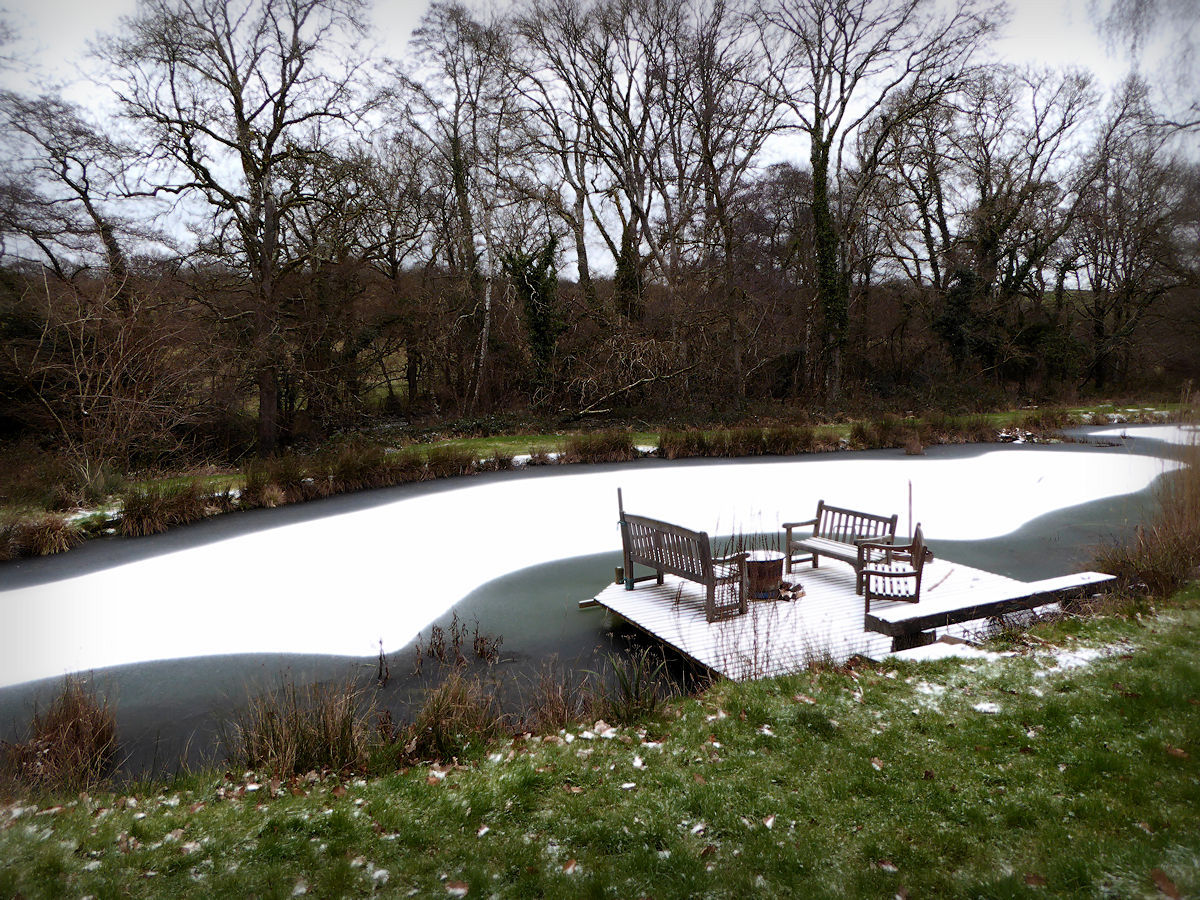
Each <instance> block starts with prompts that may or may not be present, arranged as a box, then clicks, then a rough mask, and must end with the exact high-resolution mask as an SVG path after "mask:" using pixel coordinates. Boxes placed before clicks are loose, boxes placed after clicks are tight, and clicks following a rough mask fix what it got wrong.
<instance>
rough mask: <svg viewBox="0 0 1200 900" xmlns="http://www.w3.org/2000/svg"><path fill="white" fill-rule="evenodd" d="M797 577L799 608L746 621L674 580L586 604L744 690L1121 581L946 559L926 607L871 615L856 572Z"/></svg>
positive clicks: (618, 588) (834, 566)
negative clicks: (992, 568)
mask: <svg viewBox="0 0 1200 900" xmlns="http://www.w3.org/2000/svg"><path fill="white" fill-rule="evenodd" d="M792 577H793V578H795V579H799V580H800V581H801V582H802V583H803V584H804V590H805V596H804V597H803V598H801V599H800V600H797V601H794V602H790V603H787V602H779V601H769V600H752V601H750V604H749V606H750V608H749V611H748V612H747V613H746V614H745V615H743V616H737V617H736V618H733V619H728V620H725V621H721V622H713V623H711V624H710V623H708V622H707V621H705V616H704V588H703V587H701V586H700V585H697V584H693V583H692V582H689V581H683V580H681V579H678V578H675V577H673V576H667V578H666V579H665V583H664V584H662V585H657V584H654V583H653V582H650V583H646V584H641V585H639V586H638V588H637V589H636V590H633V591H627V590H626V589H625V587H624V585H621V584H611V585H609V586H608V587H607V588H605V589H604V590H603V591H602V592H601V593H600V594H599V595H597V596H596V597H595V599H594V600H593V601H584V602H583V603H581V604H580V605H581V606H590V605H599V606H602V607H604V608H605V609H608V610H610V611H612V612H613V613H615V614H617V615H619V616H621V617H622V618H624V619H626V620H627V621H629V622H630V623H631V624H633V625H635V626H636V627H638V628H640V629H642V630H643V631H645V632H647V633H649V634H651V635H653V636H655V637H657V638H658V639H659V640H662V641H664V642H665V643H668V644H670V645H671V646H672V647H674V648H675V649H676V650H678V651H679V652H680V653H682V654H683V655H684V656H686V657H688V658H690V659H692V660H694V661H696V662H697V663H700V664H701V665H704V666H707V667H708V668H709V669H712V670H713V671H714V672H716V673H718V674H720V675H724V676H725V677H727V678H731V679H733V680H735V681H742V680H745V679H748V678H766V677H770V676H773V675H781V674H784V673H786V672H789V671H795V670H797V669H801V668H804V667H805V666H806V665H807V664H808V663H809V662H810V661H813V660H822V659H827V660H832V661H835V662H842V661H844V660H846V659H849V658H850V657H851V656H854V655H855V654H861V655H863V656H867V657H871V658H874V659H880V658H882V657H884V656H886V655H887V654H888V653H890V652H891V651H892V648H893V638H898V639H900V640H901V641H904V640H907V639H910V638H911V636H913V635H918V634H920V633H922V632H928V631H930V630H932V629H936V628H945V627H946V626H952V625H955V624H957V623H963V622H968V621H972V620H976V619H981V618H987V617H989V616H995V615H1001V614H1003V613H1006V612H1012V611H1014V610H1018V609H1030V608H1033V607H1036V606H1042V605H1045V604H1048V603H1054V602H1057V601H1060V600H1063V599H1067V598H1068V597H1071V596H1079V595H1080V594H1091V593H1099V592H1103V591H1104V590H1107V589H1110V588H1111V586H1112V584H1113V583H1114V581H1115V579H1113V578H1112V577H1111V576H1109V575H1101V574H1099V573H1096V572H1085V573H1081V574H1079V575H1068V576H1064V577H1062V578H1053V579H1049V580H1047V581H1038V582H1032V583H1027V582H1021V581H1016V580H1014V579H1012V578H1006V577H1004V576H1003V575H996V574H994V573H991V572H984V571H982V570H980V569H973V568H971V567H970V566H964V565H960V564H958V563H953V562H948V561H945V560H940V559H939V560H935V561H934V562H931V563H929V564H928V565H927V566H926V567H925V582H924V587H923V589H922V591H921V602H920V603H917V604H911V603H901V602H894V601H892V602H884V601H876V602H873V603H872V604H871V613H870V615H869V616H865V615H864V605H865V604H864V603H863V598H862V597H860V596H857V595H856V594H855V593H854V570H853V569H852V568H851V567H850V566H847V565H842V564H839V563H837V562H834V561H828V562H823V563H822V565H821V567H820V568H818V569H812V568H809V567H807V566H802V567H798V568H797V570H796V571H795V572H794V573H793V575H792Z"/></svg>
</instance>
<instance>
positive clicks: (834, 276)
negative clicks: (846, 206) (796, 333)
mask: <svg viewBox="0 0 1200 900" xmlns="http://www.w3.org/2000/svg"><path fill="white" fill-rule="evenodd" d="M814 131H816V130H814ZM812 179H813V185H812V216H813V243H814V245H815V249H816V262H817V300H818V302H819V303H820V306H821V318H822V327H823V335H822V338H823V343H824V351H825V366H826V368H825V378H824V382H825V399H826V402H828V403H835V402H837V400H838V398H839V397H840V395H841V389H842V349H843V347H844V346H845V343H846V329H847V326H848V325H849V321H850V296H849V295H850V291H849V283H848V282H847V280H846V278H845V275H844V273H843V272H842V267H841V266H840V265H839V263H838V234H837V226H836V224H835V223H834V220H833V211H832V210H831V209H830V204H829V148H828V147H826V146H825V145H824V144H823V143H822V142H821V140H820V137H819V132H817V133H813V134H812Z"/></svg>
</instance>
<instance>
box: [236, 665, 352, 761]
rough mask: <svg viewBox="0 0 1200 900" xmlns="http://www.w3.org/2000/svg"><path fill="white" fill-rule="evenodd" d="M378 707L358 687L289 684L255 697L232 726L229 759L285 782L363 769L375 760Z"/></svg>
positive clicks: (349, 684) (286, 683) (349, 685)
mask: <svg viewBox="0 0 1200 900" xmlns="http://www.w3.org/2000/svg"><path fill="white" fill-rule="evenodd" d="M373 715H374V704H373V703H366V702H364V699H363V693H362V691H361V690H360V689H359V688H358V687H356V686H355V685H354V684H353V683H352V682H346V683H344V684H341V685H336V686H334V685H324V684H314V685H308V686H305V687H297V686H296V685H295V683H294V682H292V681H290V680H287V681H284V682H283V683H282V684H281V685H280V686H279V687H278V688H276V689H275V690H272V691H269V692H267V693H264V694H261V695H259V696H257V697H255V698H254V699H253V700H251V701H250V703H249V704H248V705H247V706H246V708H245V709H244V710H243V711H242V712H241V713H240V714H239V716H238V717H237V718H236V719H235V720H234V721H233V722H232V723H231V724H232V735H231V736H229V737H227V738H226V742H227V745H228V754H229V758H230V759H231V760H232V761H234V762H235V763H236V764H237V765H238V766H239V767H242V768H248V769H264V770H267V771H270V772H272V773H274V774H275V775H278V776H279V777H280V778H284V777H287V776H290V775H296V774H301V773H304V772H309V771H314V770H315V771H321V770H323V769H332V770H334V771H343V770H360V771H361V770H362V769H364V768H365V767H366V764H367V760H368V758H369V754H370V749H371V743H372V741H373V739H374V730H373V729H372V727H371V720H372V716H373Z"/></svg>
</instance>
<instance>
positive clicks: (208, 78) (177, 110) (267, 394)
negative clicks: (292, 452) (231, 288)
mask: <svg viewBox="0 0 1200 900" xmlns="http://www.w3.org/2000/svg"><path fill="white" fill-rule="evenodd" d="M363 9H364V6H363V2H362V0H147V2H145V3H143V4H142V5H141V6H140V7H139V9H138V12H137V14H136V15H134V16H133V17H131V18H128V19H126V20H124V21H123V24H122V28H121V31H120V32H119V33H118V34H116V35H115V36H112V37H109V38H107V39H105V40H104V41H103V42H102V43H101V45H100V49H99V53H100V55H101V57H102V58H103V59H104V60H106V61H107V62H108V64H109V66H110V68H111V70H112V73H113V77H114V87H115V90H116V92H117V95H118V97H119V99H120V101H121V103H122V105H123V106H124V109H125V113H126V114H127V115H128V116H129V117H130V118H131V119H133V120H134V121H135V122H136V123H137V124H138V125H139V126H140V127H141V128H142V130H143V132H144V134H145V135H146V136H147V139H148V144H147V152H148V154H149V155H151V156H152V157H153V158H154V159H155V160H157V161H158V162H159V163H161V164H162V170H161V171H160V173H159V176H158V178H157V183H156V184H155V185H154V187H153V191H154V192H155V193H174V194H187V195H197V196H199V197H202V198H203V200H204V201H205V202H206V203H207V205H208V209H209V211H210V213H211V215H212V219H213V223H214V226H215V235H214V237H213V239H212V240H211V241H209V242H206V249H207V250H209V251H211V252H213V253H215V254H216V255H217V257H218V258H220V259H222V260H223V261H224V262H225V264H226V265H228V266H229V267H231V269H232V270H233V271H236V272H239V273H241V275H242V277H243V279H244V284H245V291H244V302H242V303H241V304H240V305H239V307H238V308H237V309H236V310H234V311H233V312H232V313H231V314H232V315H234V316H236V317H238V318H241V319H244V320H246V321H248V322H249V323H250V327H249V329H248V333H249V342H248V346H247V347H246V348H245V350H246V351H247V352H248V353H249V355H250V358H251V360H252V368H253V370H254V372H255V380H256V384H257V394H258V403H257V406H258V444H259V451H260V452H262V453H269V452H271V451H272V450H273V449H274V448H275V446H276V444H277V442H278V439H279V436H280V416H279V379H280V371H281V366H282V365H283V361H284V357H285V354H286V346H285V339H284V338H285V335H284V327H283V321H282V315H281V302H282V299H283V298H281V296H280V292H279V291H280V289H279V282H280V277H281V275H282V274H284V273H285V272H286V271H287V269H288V268H289V266H291V265H292V264H293V261H291V260H289V259H288V257H287V253H286V245H285V241H284V236H285V230H286V223H287V221H288V219H289V217H290V216H292V215H293V213H294V212H295V210H296V209H297V208H299V207H302V206H304V205H305V204H308V203H310V202H312V200H313V197H312V196H310V195H307V194H305V193H294V192H291V191H288V190H286V189H285V187H286V184H285V180H284V178H283V169H284V167H285V166H286V165H287V164H288V163H292V162H294V161H296V160H298V159H303V158H304V157H305V156H306V155H309V154H314V153H319V152H320V142H321V140H322V139H327V137H328V136H327V135H326V133H325V131H324V130H323V129H327V128H329V127H331V126H337V125H340V124H342V123H346V122H349V121H352V120H353V119H354V117H355V116H356V115H357V114H358V113H360V112H361V111H362V109H363V108H364V105H365V104H364V101H363V100H362V99H361V96H360V94H359V92H358V88H359V75H360V71H361V69H360V65H359V64H358V63H338V62H337V60H338V59H342V60H358V59H361V58H362V55H361V51H360V49H359V48H358V47H357V46H354V47H353V48H352V47H351V46H350V45H348V44H347V43H344V42H346V41H350V42H353V41H356V40H358V39H361V38H362V37H363V35H364V31H363V26H362V24H361V21H360V18H359V16H360V14H361V12H362V11H363Z"/></svg>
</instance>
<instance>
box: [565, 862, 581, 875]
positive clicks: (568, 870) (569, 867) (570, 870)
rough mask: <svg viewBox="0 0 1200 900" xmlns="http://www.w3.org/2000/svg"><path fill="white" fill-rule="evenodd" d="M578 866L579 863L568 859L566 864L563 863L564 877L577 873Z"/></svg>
mask: <svg viewBox="0 0 1200 900" xmlns="http://www.w3.org/2000/svg"><path fill="white" fill-rule="evenodd" d="M578 866H579V863H577V862H575V860H573V859H568V860H567V861H566V862H565V863H563V874H564V875H573V874H574V873H575V869H576V868H578Z"/></svg>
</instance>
